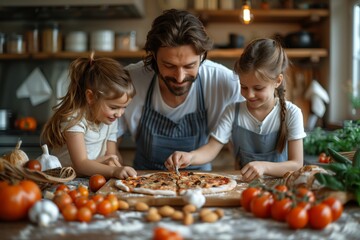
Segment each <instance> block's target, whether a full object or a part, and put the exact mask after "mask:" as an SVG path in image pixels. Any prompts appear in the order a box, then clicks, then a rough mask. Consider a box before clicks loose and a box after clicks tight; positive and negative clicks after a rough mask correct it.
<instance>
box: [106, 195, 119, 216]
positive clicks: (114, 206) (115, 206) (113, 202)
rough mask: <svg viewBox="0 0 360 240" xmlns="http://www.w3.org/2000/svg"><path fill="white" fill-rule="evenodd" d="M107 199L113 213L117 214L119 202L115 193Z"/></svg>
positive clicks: (107, 196)
mask: <svg viewBox="0 0 360 240" xmlns="http://www.w3.org/2000/svg"><path fill="white" fill-rule="evenodd" d="M105 199H107V200H109V201H110V203H111V207H112V208H111V209H112V212H115V211H116V210H118V208H119V200H118V198H117V196H116V195H115V194H113V193H109V194H108V195H106V197H105Z"/></svg>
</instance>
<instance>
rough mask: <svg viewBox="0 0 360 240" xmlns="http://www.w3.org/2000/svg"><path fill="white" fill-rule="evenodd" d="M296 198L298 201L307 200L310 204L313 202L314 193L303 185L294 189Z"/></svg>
mask: <svg viewBox="0 0 360 240" xmlns="http://www.w3.org/2000/svg"><path fill="white" fill-rule="evenodd" d="M296 198H297V200H298V202H308V203H310V204H312V203H314V202H315V194H314V193H313V192H312V191H311V190H309V189H307V188H305V187H299V188H297V189H296Z"/></svg>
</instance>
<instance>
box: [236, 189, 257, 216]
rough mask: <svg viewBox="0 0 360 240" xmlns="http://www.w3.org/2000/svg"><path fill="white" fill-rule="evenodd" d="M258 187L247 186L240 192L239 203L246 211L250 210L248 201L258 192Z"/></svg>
mask: <svg viewBox="0 0 360 240" xmlns="http://www.w3.org/2000/svg"><path fill="white" fill-rule="evenodd" d="M260 192H261V191H260V189H259V188H255V187H249V188H247V189H245V190H244V191H243V192H242V193H241V199H240V203H241V206H242V207H243V208H244V209H245V210H246V211H248V212H250V211H251V209H250V202H251V200H252V199H253V198H254V197H255V196H257V195H258V194H260Z"/></svg>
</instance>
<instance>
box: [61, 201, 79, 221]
mask: <svg viewBox="0 0 360 240" xmlns="http://www.w3.org/2000/svg"><path fill="white" fill-rule="evenodd" d="M77 212H78V209H77V207H76V206H75V205H74V204H73V203H69V204H66V205H65V206H64V207H63V209H62V210H61V213H62V215H63V217H64V220H65V221H75V220H76V217H77Z"/></svg>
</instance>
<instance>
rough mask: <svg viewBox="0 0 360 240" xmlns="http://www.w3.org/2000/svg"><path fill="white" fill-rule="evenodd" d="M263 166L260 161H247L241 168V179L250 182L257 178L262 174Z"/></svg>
mask: <svg viewBox="0 0 360 240" xmlns="http://www.w3.org/2000/svg"><path fill="white" fill-rule="evenodd" d="M264 172H265V167H264V166H263V163H262V162H259V161H255V162H249V163H248V164H246V165H245V166H244V167H243V168H242V169H241V170H240V173H241V174H242V179H243V180H244V181H246V182H251V181H252V180H254V179H257V178H259V177H261V176H262V175H264Z"/></svg>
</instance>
